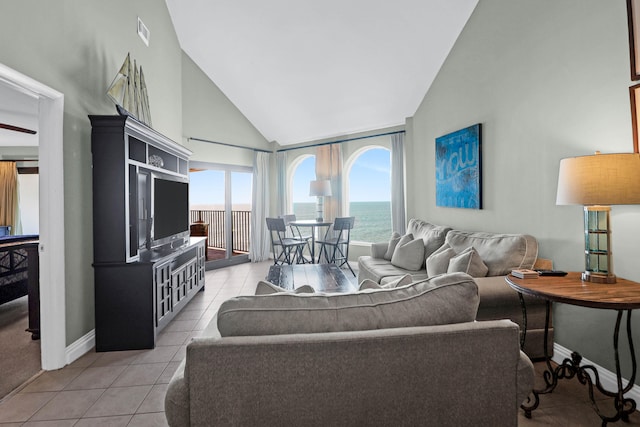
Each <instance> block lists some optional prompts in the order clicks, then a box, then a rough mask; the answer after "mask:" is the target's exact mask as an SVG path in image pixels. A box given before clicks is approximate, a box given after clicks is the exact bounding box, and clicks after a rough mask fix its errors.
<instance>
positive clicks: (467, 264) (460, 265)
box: [447, 246, 489, 277]
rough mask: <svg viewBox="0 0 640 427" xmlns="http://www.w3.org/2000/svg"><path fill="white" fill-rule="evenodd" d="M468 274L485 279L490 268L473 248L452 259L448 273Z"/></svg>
mask: <svg viewBox="0 0 640 427" xmlns="http://www.w3.org/2000/svg"><path fill="white" fill-rule="evenodd" d="M455 272H461V273H467V274H468V275H469V276H471V277H485V276H486V275H487V273H488V272H489V267H487V265H486V264H485V263H484V261H482V258H480V255H478V252H477V251H476V250H475V249H474V248H473V246H471V247H468V248H467V249H465V250H464V251H462V252H461V253H460V254H458V255H456V256H455V257H453V258H451V260H450V261H449V268H447V273H455Z"/></svg>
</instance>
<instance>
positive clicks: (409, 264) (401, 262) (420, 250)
mask: <svg viewBox="0 0 640 427" xmlns="http://www.w3.org/2000/svg"><path fill="white" fill-rule="evenodd" d="M391 264H392V265H394V266H396V267H400V268H404V269H405V270H412V271H417V270H420V269H421V268H422V266H423V265H424V241H423V240H422V239H414V238H413V234H405V235H404V236H402V238H401V239H400V241H399V242H398V246H396V250H395V251H393V256H392V257H391Z"/></svg>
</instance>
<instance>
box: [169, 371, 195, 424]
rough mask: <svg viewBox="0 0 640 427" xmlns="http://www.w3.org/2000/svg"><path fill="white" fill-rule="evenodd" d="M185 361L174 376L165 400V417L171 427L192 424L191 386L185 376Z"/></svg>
mask: <svg viewBox="0 0 640 427" xmlns="http://www.w3.org/2000/svg"><path fill="white" fill-rule="evenodd" d="M185 360H186V359H185ZM185 360H183V361H182V363H181V364H180V365H179V366H178V369H177V370H176V372H175V373H174V374H173V377H172V378H171V381H170V382H169V386H168V388H167V394H166V395H165V398H164V410H165V416H166V418H167V422H168V423H169V426H171V427H180V426H188V425H189V424H190V413H189V412H190V411H189V385H188V384H187V381H186V379H185V376H184V370H185V363H186V362H185Z"/></svg>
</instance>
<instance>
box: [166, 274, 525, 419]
mask: <svg viewBox="0 0 640 427" xmlns="http://www.w3.org/2000/svg"><path fill="white" fill-rule="evenodd" d="M479 299H480V296H479V294H478V286H477V284H476V283H475V281H474V280H473V279H472V278H471V276H469V275H467V274H465V273H452V274H445V275H440V276H437V277H433V278H429V279H425V280H420V281H416V282H413V283H410V284H407V285H404V286H398V287H395V288H388V289H368V290H363V291H359V292H354V293H350V294H304V293H298V294H296V293H293V292H291V293H287V292H280V293H273V294H268V295H252V296H240V297H236V298H232V299H230V300H227V301H225V302H224V303H223V304H222V306H221V307H220V309H219V311H218V313H217V316H216V318H214V319H213V321H212V322H211V324H210V325H209V327H208V328H207V330H206V331H205V332H204V333H203V336H202V337H199V338H194V339H193V340H192V342H191V343H190V344H189V345H188V346H187V351H186V358H185V360H184V361H183V362H182V364H181V365H180V367H179V368H178V370H177V371H176V373H175V375H174V377H173V378H172V380H171V382H170V384H169V387H168V389H167V394H166V398H165V414H166V417H167V421H168V423H169V425H170V426H171V427H178V426H218V425H223V426H226V425H237V426H253V425H264V426H275V425H304V426H329V425H344V426H351V425H353V426H355V425H358V426H359V425H367V426H388V425H437V426H462V425H490V426H515V425H517V422H518V408H519V405H520V404H521V403H522V402H523V401H524V400H525V398H526V397H527V396H528V394H529V392H530V391H531V388H532V384H533V365H532V364H531V361H530V360H529V358H528V357H527V356H526V355H525V354H524V353H523V352H521V351H520V348H519V328H518V326H517V325H515V324H514V323H513V322H511V321H509V320H498V321H482V322H478V321H475V320H474V319H475V318H476V311H477V308H478V304H479Z"/></svg>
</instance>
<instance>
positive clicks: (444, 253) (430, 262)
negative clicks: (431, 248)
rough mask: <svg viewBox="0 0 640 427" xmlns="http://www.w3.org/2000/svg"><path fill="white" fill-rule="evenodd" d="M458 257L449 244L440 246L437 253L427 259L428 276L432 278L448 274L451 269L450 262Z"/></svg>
mask: <svg viewBox="0 0 640 427" xmlns="http://www.w3.org/2000/svg"><path fill="white" fill-rule="evenodd" d="M456 255H457V254H456V251H454V250H453V248H452V247H451V246H449V245H448V244H446V243H445V244H444V245H442V246H440V248H439V249H438V250H437V251H435V252H434V253H432V254H431V255H429V257H428V258H427V276H429V277H431V276H437V275H438V274H444V273H446V272H447V269H448V268H449V260H451V258H453V257H455V256H456Z"/></svg>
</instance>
